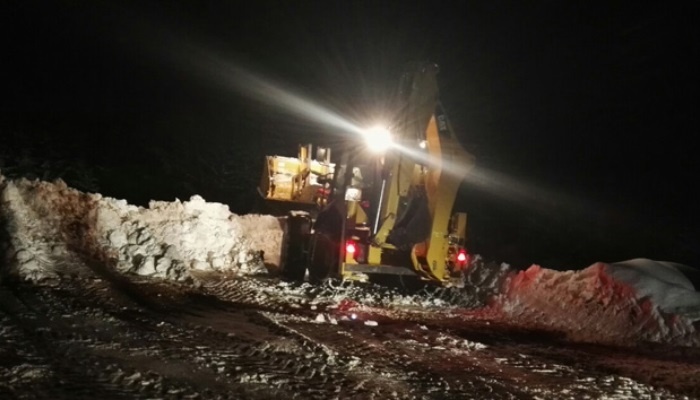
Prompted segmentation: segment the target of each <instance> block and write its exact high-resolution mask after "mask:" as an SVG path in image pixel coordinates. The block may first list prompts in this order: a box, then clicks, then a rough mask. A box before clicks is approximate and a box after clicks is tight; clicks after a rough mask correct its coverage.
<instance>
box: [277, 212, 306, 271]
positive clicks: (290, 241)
mask: <svg viewBox="0 0 700 400" xmlns="http://www.w3.org/2000/svg"><path fill="white" fill-rule="evenodd" d="M286 234H287V239H286V249H285V257H284V268H283V269H282V278H283V279H284V280H288V281H303V280H304V275H306V267H307V265H308V263H309V262H308V258H309V256H308V255H309V240H310V235H311V218H310V217H309V216H308V215H306V214H297V213H291V214H290V215H289V216H288V217H287V232H286Z"/></svg>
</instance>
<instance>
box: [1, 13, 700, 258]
mask: <svg viewBox="0 0 700 400" xmlns="http://www.w3.org/2000/svg"><path fill="white" fill-rule="evenodd" d="M250 3H251V4H245V3H243V2H237V1H221V2H214V1H189V2H185V1H163V2H142V1H133V2H129V1H119V2H101V1H94V2H72V1H65V2H31V1H18V2H11V3H9V4H7V3H4V5H3V6H2V19H3V23H2V24H1V25H2V28H0V29H2V37H3V38H2V41H3V46H2V49H3V54H4V55H3V60H4V61H3V62H2V64H3V70H4V72H3V78H4V79H3V88H4V90H3V93H4V94H5V96H3V99H2V110H1V112H2V115H1V118H2V119H1V121H0V122H1V123H2V126H1V127H2V129H3V131H2V134H3V135H8V134H10V133H11V132H14V134H15V135H16V134H17V132H20V134H21V135H29V136H31V135H36V134H37V132H43V133H44V134H46V133H48V134H49V135H51V136H52V137H53V138H54V139H55V140H60V141H61V142H64V143H71V146H67V145H66V147H68V148H69V150H66V151H73V152H76V154H77V153H81V155H80V157H82V158H83V159H85V160H86V162H87V163H88V164H89V165H95V166H99V167H100V168H102V169H100V171H102V172H101V173H102V175H100V189H101V191H102V192H104V193H105V194H108V195H113V196H117V197H122V198H127V199H129V200H130V201H133V202H137V203H139V202H141V203H143V202H145V201H146V200H147V199H149V198H153V197H156V198H163V199H166V200H168V199H172V198H173V197H175V196H178V197H180V198H187V197H189V195H190V194H192V193H193V192H192V191H196V192H197V193H200V194H203V195H204V196H205V198H207V199H211V200H216V201H224V202H229V203H230V204H231V205H232V207H233V209H234V210H237V211H245V208H246V206H247V205H248V202H247V200H245V201H244V200H240V199H243V198H244V197H240V198H239V199H238V200H236V199H233V198H232V197H231V196H232V194H231V193H229V192H227V191H225V190H224V191H221V190H217V189H216V188H215V186H216V185H217V184H220V182H216V181H211V182H210V181H207V180H205V179H203V178H202V177H201V175H203V174H206V171H208V169H207V168H209V167H208V166H206V165H204V166H203V165H202V164H203V162H202V160H201V159H202V158H207V157H209V158H208V159H211V160H218V158H221V157H226V155H225V154H226V151H227V149H231V150H230V153H231V155H232V156H231V157H230V159H229V160H228V161H227V168H228V169H226V171H229V172H222V171H224V169H222V170H221V171H219V172H217V173H218V174H220V175H221V176H222V177H225V178H226V179H229V181H230V182H233V183H232V184H233V185H238V186H237V187H239V188H240V187H243V186H245V185H250V186H254V184H255V183H256V182H257V180H258V178H259V174H260V165H258V164H259V162H260V161H262V159H259V160H258V157H260V156H261V155H262V154H265V153H281V152H286V153H290V154H291V153H293V152H294V151H295V150H294V149H295V146H296V143H297V142H299V141H303V140H308V139H309V138H323V137H324V134H327V133H328V131H329V130H333V129H334V128H332V127H329V126H327V125H323V124H321V123H318V122H317V121H314V120H310V119H308V118H304V117H301V116H298V115H295V114H293V113H290V112H288V111H285V110H282V109H280V108H278V107H275V106H273V105H271V104H270V102H269V101H258V100H256V99H255V98H253V97H254V96H253V97H251V93H246V92H245V91H244V90H242V86H241V75H240V73H239V72H240V71H241V69H242V70H245V71H249V72H252V73H254V74H256V76H258V77H261V78H263V79H266V80H267V81H269V82H271V83H274V84H275V85H278V86H280V87H282V88H284V89H285V90H289V91H293V92H294V93H296V94H298V95H300V96H302V97H304V98H305V99H308V100H312V101H313V102H315V103H317V104H319V105H321V106H323V107H325V108H327V109H331V110H333V111H335V112H336V113H338V114H340V115H343V116H345V117H347V118H349V119H351V120H353V121H354V122H357V123H362V121H363V120H370V119H373V118H377V116H381V115H382V113H383V111H384V110H383V109H384V108H386V106H387V104H389V100H388V99H390V97H391V95H392V93H393V90H394V89H395V88H396V85H397V83H398V76H399V73H400V71H401V68H402V66H403V65H404V64H405V63H406V62H407V61H411V60H431V61H434V62H436V63H438V64H439V65H440V76H439V79H440V86H441V99H442V102H443V105H444V106H445V108H446V110H447V112H448V114H449V116H450V118H451V120H452V123H453V125H454V127H455V130H456V131H457V134H458V136H459V137H460V139H461V140H462V142H463V144H464V146H465V147H466V148H467V149H469V150H470V151H471V152H473V153H474V155H475V156H476V157H477V162H478V165H479V167H478V168H479V171H482V172H483V175H481V176H482V177H484V179H483V180H482V181H481V184H480V185H471V186H470V185H466V186H465V188H464V189H463V190H462V193H461V195H460V200H459V205H458V206H459V207H461V208H463V209H466V210H467V211H468V212H469V214H470V221H471V233H472V236H471V241H472V245H473V246H475V247H476V248H477V250H479V251H482V252H485V253H490V254H493V255H492V257H495V258H499V259H501V260H503V261H509V260H518V261H520V260H523V261H522V262H523V263H529V262H541V263H545V264H548V263H549V264H550V265H547V266H553V265H551V264H557V263H559V264H563V263H582V264H583V263H587V262H589V261H590V262H593V261H597V260H604V261H615V259H616V258H631V257H650V258H657V259H658V258H662V259H671V260H675V261H681V262H686V263H691V264H696V265H700V263H699V261H700V255H699V254H698V251H697V250H696V248H697V246H696V244H695V243H696V242H697V240H698V239H700V234H699V233H698V231H699V229H698V226H697V220H696V217H695V214H696V211H695V203H696V199H697V197H696V196H695V194H694V193H695V187H694V186H695V182H696V180H697V179H696V175H695V171H696V170H697V169H698V168H697V164H698V162H697V161H696V160H697V159H696V157H695V153H696V146H695V145H694V143H695V142H696V140H694V139H695V138H694V136H695V135H696V134H697V133H698V114H697V112H696V107H697V106H696V104H698V100H697V94H696V93H697V85H696V84H695V79H694V78H695V75H696V71H698V70H700V68H699V66H698V62H697V61H695V60H697V59H698V58H699V57H698V56H699V54H698V29H697V27H696V23H697V22H698V17H699V14H698V11H699V8H700V7H699V6H698V5H697V4H698V3H696V2H607V1H601V2H597V1H580V2H573V1H535V2H520V1H512V2H505V1H480V2H463V1H451V2H447V1H425V2H420V1H413V2H408V1H297V2H291V1H259V2H250ZM637 3H639V4H637ZM8 67H9V68H8ZM231 76H234V77H233V78H232V79H233V80H234V81H236V82H237V83H236V84H231V79H230V78H231ZM244 78H245V76H244ZM245 80H246V79H243V81H245ZM12 143H14V142H12ZM0 145H2V142H0ZM17 146H19V145H17ZM71 156H75V157H78V155H75V154H71ZM173 157H176V158H178V157H179V159H182V160H183V161H182V163H180V164H178V163H177V162H173V161H172V158H173ZM217 157H218V158H217ZM246 157H248V158H246ZM212 163H215V161H212ZM232 170H233V171H235V172H230V171H232ZM105 171H106V172H105ZM198 174H199V175H198ZM226 174H228V175H226ZM147 176H148V177H150V178H148V179H150V180H148V179H147ZM173 177H175V179H174V178H173ZM178 177H181V181H182V182H186V181H187V182H190V181H191V182H193V183H191V184H189V186H184V183H183V184H182V185H179V184H180V183H182V182H180V181H177V178H178ZM221 179H224V178H221ZM176 181H177V182H176ZM207 182H210V183H207ZM227 182H228V181H227ZM197 183H199V186H198V185H197ZM188 191H189V192H188ZM241 196H242V195H241ZM245 199H247V198H245Z"/></svg>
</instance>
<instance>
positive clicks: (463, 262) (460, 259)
mask: <svg viewBox="0 0 700 400" xmlns="http://www.w3.org/2000/svg"><path fill="white" fill-rule="evenodd" d="M467 265H469V254H467V251H466V250H464V249H459V252H458V253H457V268H459V269H462V268H466V267H467Z"/></svg>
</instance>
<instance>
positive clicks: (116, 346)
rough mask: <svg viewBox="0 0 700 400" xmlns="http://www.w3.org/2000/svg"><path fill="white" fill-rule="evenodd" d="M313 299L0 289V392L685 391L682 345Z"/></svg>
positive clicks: (250, 290) (65, 283)
mask: <svg viewBox="0 0 700 400" xmlns="http://www.w3.org/2000/svg"><path fill="white" fill-rule="evenodd" d="M367 290H372V289H367ZM320 293H321V291H319V290H317V289H313V288H308V287H293V286H290V285H289V284H284V283H281V282H279V281H277V280H275V279H271V278H265V277H257V278H256V277H231V276H225V275H221V274H207V275H202V276H200V277H198V280H197V281H196V282H195V284H191V283H190V284H182V283H172V282H166V281H153V280H149V279H147V278H143V277H135V276H134V277H128V276H108V277H106V276H99V275H95V276H85V275H83V276H81V277H72V278H65V279H62V280H60V281H50V282H48V281H47V282H44V283H42V284H40V285H37V284H29V283H20V282H12V281H7V280H5V281H4V282H3V283H2V284H0V398H2V399H13V398H17V399H63V398H65V399H81V398H90V399H111V398H115V399H118V398H128V399H131V398H144V399H147V398H148V399H159V398H161V399H187V398H193V399H194V398H197V399H199V398H201V399H210V398H211V399H219V398H222V399H223V398H230V399H283V398H298V399H391V398H396V399H471V398H473V399H689V398H700V397H699V396H700V351H698V349H693V348H673V347H663V346H660V345H655V346H652V345H645V346H634V347H609V346H601V345H593V344H581V343H571V342H568V341H566V340H565V338H563V337H562V336H561V335H558V334H557V333H556V332H535V331H528V330H525V329H523V328H521V327H518V326H513V325H510V324H508V323H507V321H501V320H499V318H498V317H497V316H494V315H489V314H487V313H483V312H480V311H477V310H473V309H472V310H469V309H464V308H459V307H457V308H449V309H440V308H439V307H434V308H431V307H427V308H420V307H400V306H393V307H381V306H372V307H368V306H362V305H361V304H357V303H353V302H342V301H341V302H340V303H338V302H330V301H327V297H323V296H320Z"/></svg>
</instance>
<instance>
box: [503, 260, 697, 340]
mask: <svg viewBox="0 0 700 400" xmlns="http://www.w3.org/2000/svg"><path fill="white" fill-rule="evenodd" d="M504 282H505V283H504V287H503V288H502V291H501V293H500V294H499V295H498V296H497V297H496V301H495V303H494V305H493V306H494V307H495V308H496V309H498V310H499V311H500V312H502V313H503V314H504V317H505V318H507V319H509V320H511V321H514V322H517V323H519V324H523V325H528V326H531V327H533V328H538V329H547V330H557V331H561V332H565V333H566V334H567V335H568V336H569V337H570V338H572V339H574V340H579V341H588V342H599V343H617V344H625V343H628V342H634V343H637V342H639V341H652V342H672V343H675V344H684V345H700V335H699V334H698V332H697V330H696V322H697V321H699V320H700V293H698V292H696V291H695V290H694V288H693V286H692V284H691V283H690V282H689V281H688V280H687V278H685V277H684V276H683V274H681V273H680V272H679V270H678V269H677V268H675V267H674V264H673V263H667V262H658V261H652V260H647V259H635V260H629V261H624V262H619V263H612V264H606V263H602V262H598V263H595V264H593V265H591V266H589V267H588V268H586V269H584V270H581V271H564V272H560V271H553V270H549V269H545V268H541V267H540V266H538V265H533V266H531V267H530V268H529V269H527V270H526V271H521V272H519V273H517V274H516V273H511V275H510V276H509V277H508V279H506V280H505V281H504Z"/></svg>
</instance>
